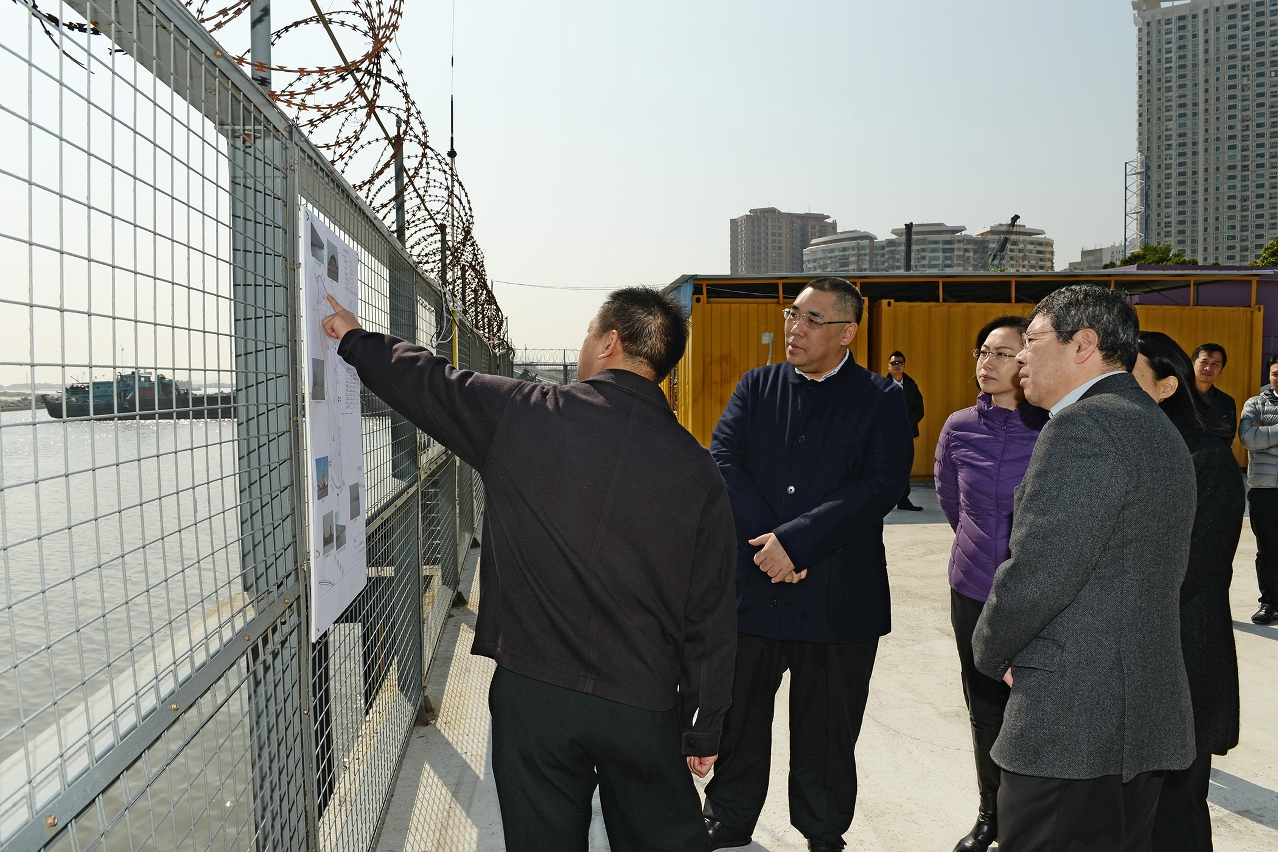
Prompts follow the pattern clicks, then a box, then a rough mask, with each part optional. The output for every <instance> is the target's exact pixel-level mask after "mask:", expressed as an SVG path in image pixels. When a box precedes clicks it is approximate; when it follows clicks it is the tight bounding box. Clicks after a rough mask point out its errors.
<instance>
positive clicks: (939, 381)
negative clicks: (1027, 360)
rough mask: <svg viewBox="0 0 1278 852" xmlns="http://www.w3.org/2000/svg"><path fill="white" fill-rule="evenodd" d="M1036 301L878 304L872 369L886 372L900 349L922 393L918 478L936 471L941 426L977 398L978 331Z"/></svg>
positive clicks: (913, 474)
mask: <svg viewBox="0 0 1278 852" xmlns="http://www.w3.org/2000/svg"><path fill="white" fill-rule="evenodd" d="M1033 309H1034V306H1033V305H1000V304H984V303H957V304H955V303H930V302H893V301H883V302H875V303H874V311H873V314H874V321H875V333H874V334H873V335H872V336H871V341H870V343H871V347H872V351H871V354H870V368H871V369H873V370H874V371H875V372H878V373H886V372H887V361H888V355H889V354H891V352H892V351H893V350H897V349H899V350H901V352H902V353H904V355H905V372H906V374H907V375H909V376H910V378H912V379H914V381H916V382H918V384H919V390H920V391H922V393H923V411H924V416H923V422H921V423H920V424H919V437H918V439H917V440H915V442H914V467H913V468H912V469H911V471H910V476H911V477H913V478H921V479H927V478H931V476H932V458H933V456H934V454H935V451H936V439H937V437H938V436H939V435H940V434H941V427H942V426H944V425H945V421H946V419H947V418H948V417H949V416H950V414H952V413H953V412H955V411H958V410H959V409H961V408H967V407H968V406H970V405H974V404H975V403H976V394H977V393H978V388H977V386H976V360H975V359H973V358H972V349H973V348H974V347H975V344H976V333H977V332H978V331H980V330H981V326H983V325H985V323H987V322H989V321H990V320H992V319H994V317H999V316H1006V315H1008V314H1016V315H1018V316H1026V315H1028V314H1029V312H1030V311H1031V310H1033Z"/></svg>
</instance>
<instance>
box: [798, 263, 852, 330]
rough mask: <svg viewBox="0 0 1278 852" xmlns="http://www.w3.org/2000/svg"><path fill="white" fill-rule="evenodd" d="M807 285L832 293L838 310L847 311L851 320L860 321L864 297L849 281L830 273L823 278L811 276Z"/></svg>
mask: <svg viewBox="0 0 1278 852" xmlns="http://www.w3.org/2000/svg"><path fill="white" fill-rule="evenodd" d="M808 287H810V288H811V289H813V290H816V291H817V292H819V293H833V294H834V304H836V305H838V307H839V309H840V310H843V311H847V312H848V314H849V315H850V317H851V319H852V322H854V323H858V324H859V323H860V322H861V317H862V316H863V315H864V314H865V299H864V298H863V297H862V296H861V291H860V290H858V289H856V287H855V286H854V285H853V284H852V283H851V282H848V281H845V280H843V279H842V278H835V277H834V276H832V275H831V276H826V277H825V278H813V279H812V280H811V281H809V282H808Z"/></svg>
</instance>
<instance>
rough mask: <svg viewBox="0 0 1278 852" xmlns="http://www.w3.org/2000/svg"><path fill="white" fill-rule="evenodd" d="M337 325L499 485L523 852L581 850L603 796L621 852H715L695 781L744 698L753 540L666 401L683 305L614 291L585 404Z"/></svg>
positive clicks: (492, 549) (488, 594) (503, 645)
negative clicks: (748, 558) (745, 600)
mask: <svg viewBox="0 0 1278 852" xmlns="http://www.w3.org/2000/svg"><path fill="white" fill-rule="evenodd" d="M330 301H331V297H330ZM333 307H334V309H335V311H336V313H334V314H333V315H332V316H330V317H328V318H327V319H325V320H324V326H325V330H326V331H327V332H328V333H329V335H330V336H332V337H334V338H336V339H339V340H340V341H341V345H340V346H339V347H338V352H339V353H340V354H341V356H342V357H343V358H345V359H346V360H347V361H348V362H350V363H351V364H352V365H354V366H355V367H356V368H357V369H358V370H359V376H360V379H361V380H362V381H363V382H364V384H365V385H366V386H367V387H368V388H369V390H371V391H373V392H374V393H375V394H377V395H378V396H379V397H381V398H382V399H383V400H385V401H386V402H387V403H388V404H389V405H390V406H391V407H392V408H394V409H395V410H396V411H398V412H400V413H401V414H403V415H404V416H405V417H406V418H408V419H409V420H410V421H411V422H413V423H414V424H416V425H417V426H418V427H419V428H420V429H422V431H424V432H426V433H427V434H429V435H431V436H432V437H434V438H435V439H437V440H438V441H439V442H440V443H441V444H443V445H444V446H445V447H447V448H449V449H450V450H452V451H453V452H455V453H456V454H457V455H458V457H460V458H461V459H462V461H464V462H466V463H467V464H469V465H470V466H471V467H473V468H474V469H475V470H477V471H479V473H480V474H481V476H482V477H483V481H484V510H485V513H486V518H487V522H486V523H485V524H484V527H483V541H482V551H481V558H480V566H481V567H480V575H479V580H480V591H481V603H480V606H479V617H478V621H477V623H476V626H475V640H474V645H473V647H472V650H471V653H474V654H480V655H483V656H487V657H492V658H494V659H495V660H496V661H497V665H498V668H497V672H496V674H495V675H494V677H493V682H492V688H491V690H490V692H489V696H488V702H489V707H490V708H491V710H492V715H493V740H492V760H493V772H494V776H495V780H496V782H497V795H498V799H499V803H500V805H501V815H502V827H503V830H504V833H505V838H506V848H507V849H509V850H530V852H531V850H545V852H560V850H564V849H583V850H584V849H585V848H586V845H587V833H588V831H589V827H590V815H591V798H592V795H593V793H594V789H595V787H596V786H598V787H599V794H600V800H601V803H602V805H603V814H604V822H605V824H606V826H607V829H608V836H609V838H610V841H611V844H612V848H614V849H618V850H622V849H654V850H656V849H659V850H670V852H694V850H696V852H704V850H705V849H706V830H705V822H704V820H703V819H702V817H701V813H700V804H701V802H700V800H699V798H698V796H697V791H696V788H695V787H694V785H693V783H692V777H691V775H689V774H688V770H689V769H691V770H692V771H693V772H695V773H697V774H698V775H701V776H704V775H706V774H707V773H708V772H709V770H710V766H711V765H712V764H713V763H714V760H715V755H716V754H717V753H718V751H719V735H720V731H721V729H722V722H723V716H724V713H725V712H726V711H727V709H728V703H729V700H730V695H731V688H732V666H733V660H734V658H735V653H736V617H735V613H734V612H733V600H732V591H733V573H734V567H735V557H736V544H735V542H734V541H733V532H732V531H733V525H732V510H731V506H730V504H729V502H728V495H727V491H726V489H725V487H724V483H723V478H722V476H720V474H719V472H718V469H717V468H716V467H715V464H714V461H713V460H712V459H711V458H710V455H709V454H708V453H707V452H706V451H705V450H704V449H703V448H702V447H701V446H700V445H699V444H698V443H697V441H696V439H694V438H693V437H692V435H690V434H689V433H688V432H687V431H686V430H685V429H684V428H683V427H681V426H680V425H679V424H678V422H677V421H676V420H675V417H674V414H673V413H672V412H671V410H670V405H669V403H668V402H667V401H666V398H665V395H664V394H663V393H662V391H661V388H660V387H659V386H658V385H657V381H658V380H659V379H661V378H663V377H664V376H665V375H667V374H668V373H669V372H670V370H671V368H672V367H673V366H674V365H675V364H676V363H677V362H678V360H679V358H680V356H681V355H682V354H683V350H684V346H685V344H686V342H687V336H688V331H687V319H686V313H685V312H684V311H683V309H682V307H681V306H680V305H678V304H677V303H675V302H673V301H671V300H669V299H668V298H666V297H663V296H662V295H661V294H659V293H657V292H656V291H655V290H650V289H647V288H642V287H635V288H630V289H626V290H618V291H616V292H614V293H612V294H610V295H609V296H608V299H607V301H605V302H604V305H603V307H602V308H600V310H599V313H598V314H597V315H596V316H595V318H594V319H593V320H592V321H591V323H590V328H589V330H588V332H587V334H586V340H585V342H584V343H583V344H582V349H581V357H580V359H579V362H578V366H577V370H578V376H579V377H580V379H581V381H579V382H578V383H576V384H572V385H567V386H546V385H540V384H533V383H530V382H524V381H519V380H517V379H508V378H504V377H501V376H488V375H481V374H478V373H472V372H470V371H469V370H455V369H453V368H452V367H451V366H450V365H449V364H448V362H447V361H445V360H444V359H443V358H437V357H435V356H434V355H433V354H431V352H430V351H429V350H427V349H423V348H422V347H420V346H415V345H413V344H411V343H405V342H404V341H402V340H396V339H395V338H393V337H388V336H386V335H384V334H375V333H373V332H369V331H365V330H363V329H362V328H360V327H359V325H358V324H357V323H356V322H355V318H354V316H352V315H351V314H350V312H348V311H345V310H342V309H341V307H340V306H339V305H338V304H337V303H336V302H333Z"/></svg>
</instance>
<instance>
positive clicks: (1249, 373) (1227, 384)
mask: <svg viewBox="0 0 1278 852" xmlns="http://www.w3.org/2000/svg"><path fill="white" fill-rule="evenodd" d="M1136 314H1137V316H1139V317H1140V327H1141V329H1142V330H1146V331H1161V332H1163V333H1164V334H1166V335H1167V336H1169V337H1171V338H1172V339H1173V340H1175V341H1176V342H1177V343H1179V344H1180V345H1181V348H1182V349H1184V350H1185V352H1186V354H1188V353H1191V352H1193V351H1194V348H1195V347H1197V346H1198V345H1200V344H1203V343H1219V344H1220V345H1221V346H1223V347H1225V352H1226V353H1228V355H1229V363H1228V364H1227V365H1226V366H1225V369H1224V371H1223V372H1222V373H1221V375H1220V379H1219V380H1218V381H1217V382H1216V385H1217V386H1218V387H1219V388H1220V389H1221V390H1223V391H1224V392H1225V393H1227V394H1229V395H1230V396H1232V397H1233V398H1234V401H1235V402H1237V403H1238V411H1239V413H1241V412H1242V406H1243V403H1244V402H1246V401H1247V398H1248V397H1252V396H1255V395H1256V394H1258V393H1259V392H1260V385H1259V384H1258V383H1257V381H1256V376H1259V375H1261V374H1262V371H1263V365H1262V363H1261V341H1262V336H1263V334H1264V308H1262V307H1259V306H1257V307H1255V308H1250V307H1247V308H1221V307H1195V308H1181V307H1176V306H1174V305H1137V306H1136ZM1234 455H1235V456H1236V457H1237V458H1238V463H1239V464H1242V465H1245V464H1246V463H1247V451H1246V450H1245V449H1244V448H1243V446H1242V442H1240V441H1238V440H1235V441H1234Z"/></svg>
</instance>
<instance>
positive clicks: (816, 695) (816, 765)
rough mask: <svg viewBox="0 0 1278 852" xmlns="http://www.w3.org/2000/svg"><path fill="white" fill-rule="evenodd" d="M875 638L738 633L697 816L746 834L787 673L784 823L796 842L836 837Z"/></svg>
mask: <svg viewBox="0 0 1278 852" xmlns="http://www.w3.org/2000/svg"><path fill="white" fill-rule="evenodd" d="M878 647H879V640H878V639H872V640H870V641H869V642H856V643H851V644H841V645H823V644H816V643H812V642H788V641H776V640H772V639H761V638H759V637H758V636H749V635H746V634H744V633H740V634H738V635H737V665H736V679H735V680H734V681H733V684H732V707H731V708H730V709H729V710H728V715H727V718H726V719H725V721H724V725H723V739H722V740H721V741H720V744H719V760H718V762H717V763H716V764H715V767H714V778H713V779H712V780H711V781H710V784H709V786H708V787H706V804H705V809H704V813H705V815H706V816H707V817H709V818H711V819H714V820H718V821H719V822H722V823H723V824H725V825H727V826H731V827H732V828H735V829H738V830H741V831H744V832H752V831H754V826H755V823H757V822H758V820H759V813H760V811H762V810H763V802H764V799H766V798H767V795H768V775H769V772H770V771H771V762H772V714H773V707H774V702H775V699H776V694H777V689H778V688H779V687H780V686H781V675H782V674H784V673H785V671H786V669H789V670H790V711H789V712H790V783H789V792H790V824H791V825H793V826H794V827H795V828H797V829H798V830H799V831H800V832H801V833H802V834H803V836H804V837H808V838H811V839H814V840H825V841H834V840H838V839H839V838H840V837H842V835H843V832H845V831H847V830H848V827H849V826H850V825H852V813H853V811H854V809H855V807H856V759H855V749H856V740H857V737H858V736H860V734H861V719H862V717H863V716H864V715H865V702H866V699H867V698H868V697H869V694H870V675H871V673H873V671H874V655H875V653H876V652H877V650H878Z"/></svg>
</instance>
